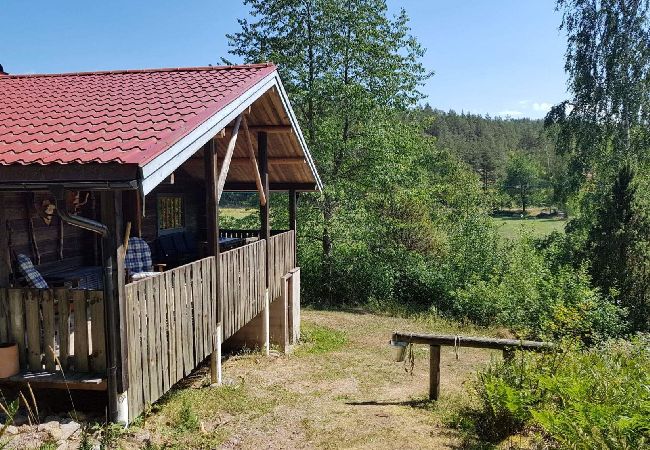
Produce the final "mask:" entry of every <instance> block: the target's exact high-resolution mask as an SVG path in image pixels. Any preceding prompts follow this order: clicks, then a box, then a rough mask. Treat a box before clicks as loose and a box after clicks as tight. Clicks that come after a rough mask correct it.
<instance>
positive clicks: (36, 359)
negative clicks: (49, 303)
mask: <svg viewBox="0 0 650 450" xmlns="http://www.w3.org/2000/svg"><path fill="white" fill-rule="evenodd" d="M39 300H40V292H39V291H37V290H35V289H26V290H25V325H26V329H27V362H28V364H29V370H31V371H32V372H41V371H42V370H43V366H42V364H41V319H40V314H39V310H38V303H39Z"/></svg>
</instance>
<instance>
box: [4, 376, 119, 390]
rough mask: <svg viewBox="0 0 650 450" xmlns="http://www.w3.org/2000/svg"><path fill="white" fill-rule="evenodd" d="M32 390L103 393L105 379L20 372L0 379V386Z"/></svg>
mask: <svg viewBox="0 0 650 450" xmlns="http://www.w3.org/2000/svg"><path fill="white" fill-rule="evenodd" d="M27 384H29V385H30V386H31V387H32V388H34V389H69V390H81V391H105V390H106V378H105V377H102V374H97V373H78V372H71V373H69V374H68V375H66V376H63V373H62V372H60V371H56V372H28V371H26V372H21V373H19V374H17V375H14V376H12V377H9V378H0V386H3V385H4V386H16V387H20V386H25V385H27Z"/></svg>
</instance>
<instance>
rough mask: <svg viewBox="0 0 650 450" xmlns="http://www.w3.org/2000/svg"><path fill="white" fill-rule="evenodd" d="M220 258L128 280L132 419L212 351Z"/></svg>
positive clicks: (127, 301) (127, 302)
mask: <svg viewBox="0 0 650 450" xmlns="http://www.w3.org/2000/svg"><path fill="white" fill-rule="evenodd" d="M214 266H215V264H214V257H209V258H205V259H202V260H199V261H195V262H193V263H190V264H187V265H184V266H181V267H177V268H175V269H173V270H170V271H167V272H164V273H161V274H160V275H157V276H155V277H151V278H146V279H144V280H140V281H137V282H134V283H130V284H127V285H126V287H125V291H126V313H127V339H128V348H129V356H128V358H129V417H131V418H135V417H137V416H138V415H140V414H141V413H142V412H143V411H144V410H145V409H146V407H147V406H148V405H150V404H152V403H154V402H155V401H156V400H158V399H159V398H160V397H161V396H162V395H163V394H164V393H165V392H167V391H168V390H169V389H170V388H171V387H172V386H173V385H174V384H175V383H176V382H178V381H179V380H181V379H182V378H183V377H184V376H186V375H188V374H189V373H190V372H191V371H192V370H193V369H194V368H195V367H196V366H198V365H199V363H200V362H201V361H203V360H204V359H205V358H206V357H207V356H208V355H209V354H210V353H211V352H212V335H213V333H214V332H215V330H216V321H217V316H216V311H217V307H216V303H217V301H216V299H217V296H216V286H215V285H214V281H215V278H214V274H215V267H214Z"/></svg>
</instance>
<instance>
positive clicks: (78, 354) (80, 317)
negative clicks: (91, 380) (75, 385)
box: [71, 290, 89, 372]
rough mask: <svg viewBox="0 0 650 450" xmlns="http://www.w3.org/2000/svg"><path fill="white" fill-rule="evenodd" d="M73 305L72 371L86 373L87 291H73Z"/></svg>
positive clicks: (87, 367)
mask: <svg viewBox="0 0 650 450" xmlns="http://www.w3.org/2000/svg"><path fill="white" fill-rule="evenodd" d="M71 292H72V303H73V305H74V370H75V372H88V369H89V366H88V347H89V346H88V314H87V311H86V302H87V297H86V294H87V293H88V291H79V290H76V291H75V290H73V291H71Z"/></svg>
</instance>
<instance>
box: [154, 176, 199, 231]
mask: <svg viewBox="0 0 650 450" xmlns="http://www.w3.org/2000/svg"><path fill="white" fill-rule="evenodd" d="M159 194H181V195H182V196H183V209H184V223H185V229H186V230H187V231H188V232H190V233H192V234H194V236H196V238H197V240H198V241H203V240H205V238H206V236H205V188H204V186H203V183H202V181H197V180H195V179H194V178H192V177H189V176H185V175H183V174H179V175H177V176H176V177H175V180H174V184H170V183H161V184H160V185H158V186H157V187H156V188H155V189H154V190H153V191H151V192H150V193H149V194H147V196H146V197H145V214H146V215H145V217H144V218H143V219H142V238H143V239H144V240H145V241H147V242H152V241H154V240H155V239H156V238H157V237H158V195H159Z"/></svg>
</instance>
